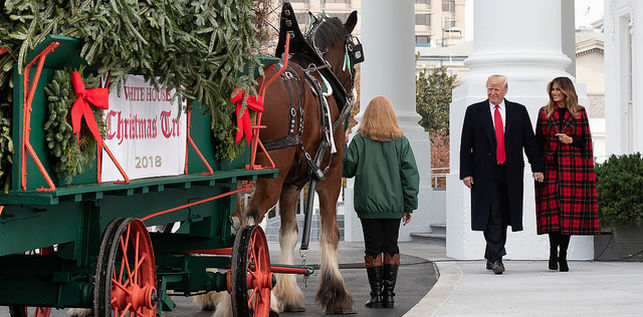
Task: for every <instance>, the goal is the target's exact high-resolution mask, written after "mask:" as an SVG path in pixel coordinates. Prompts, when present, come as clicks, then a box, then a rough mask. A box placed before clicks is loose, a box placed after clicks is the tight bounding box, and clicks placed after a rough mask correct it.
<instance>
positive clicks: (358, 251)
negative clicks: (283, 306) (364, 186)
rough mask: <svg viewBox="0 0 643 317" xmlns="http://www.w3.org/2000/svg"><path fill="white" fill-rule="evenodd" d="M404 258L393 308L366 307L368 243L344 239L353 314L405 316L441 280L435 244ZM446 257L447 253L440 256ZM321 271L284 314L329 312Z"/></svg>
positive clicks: (196, 315)
mask: <svg viewBox="0 0 643 317" xmlns="http://www.w3.org/2000/svg"><path fill="white" fill-rule="evenodd" d="M400 247H401V254H402V256H401V260H400V262H401V263H402V265H401V267H400V270H399V274H398V285H397V287H396V293H397V294H398V296H396V306H395V308H393V309H369V308H365V307H364V303H365V302H366V300H367V299H368V298H369V291H370V288H369V286H368V279H367V277H366V270H365V269H364V268H363V263H364V246H363V243H344V242H342V243H341V244H340V250H339V252H338V254H339V263H340V271H341V273H342V276H343V277H344V280H345V282H346V286H347V288H348V289H349V291H351V293H352V294H353V297H354V300H355V308H356V309H357V310H358V312H357V314H355V315H351V316H373V317H385V316H386V317H389V316H391V317H393V316H402V315H404V314H405V313H406V312H407V311H409V310H410V309H411V308H412V307H413V306H415V305H416V304H417V303H418V302H419V301H420V300H421V299H422V297H423V296H424V295H426V293H427V292H428V291H429V290H430V289H431V287H432V286H433V284H435V282H436V281H437V278H436V272H435V268H434V265H433V263H431V262H429V261H428V260H426V255H427V254H429V253H428V251H427V250H430V249H433V248H435V247H434V246H430V245H424V244H413V243H402V244H401V245H400ZM311 248H314V249H315V250H311V251H310V253H309V254H308V256H307V258H306V259H307V263H308V264H311V265H315V264H317V265H318V264H319V263H320V257H321V256H320V252H319V251H318V249H319V248H318V244H317V243H316V242H314V243H311ZM440 250H442V251H441V252H442V253H444V248H440V247H437V249H436V250H435V251H434V252H431V254H434V255H435V254H438V253H439V252H440ZM270 252H271V258H272V262H274V263H277V262H278V260H279V248H278V245H276V244H271V245H270ZM440 258H441V259H443V257H440ZM300 261H301V259H300V257H299V255H298V253H296V254H295V262H296V263H297V264H301V262H300ZM317 276H318V273H317V272H316V273H314V274H313V275H311V277H309V279H308V287H305V286H304V282H303V278H302V277H301V276H299V277H298V278H297V281H298V284H299V286H300V287H301V288H302V290H303V292H304V296H305V298H306V312H303V313H282V314H281V316H283V317H312V316H327V315H325V314H324V311H323V309H321V308H320V307H319V306H318V305H316V304H315V302H314V298H315V293H316V292H317V286H318V280H317ZM173 299H174V300H175V301H176V304H177V307H176V310H174V311H173V312H166V313H165V314H164V315H165V316H166V317H186V316H187V317H209V316H211V315H212V312H204V311H201V308H200V307H199V306H198V305H197V304H195V303H193V302H192V298H191V297H190V298H187V297H173ZM64 316H68V314H67V313H66V311H65V310H54V311H52V314H51V317H64ZM0 317H9V313H8V309H7V307H0Z"/></svg>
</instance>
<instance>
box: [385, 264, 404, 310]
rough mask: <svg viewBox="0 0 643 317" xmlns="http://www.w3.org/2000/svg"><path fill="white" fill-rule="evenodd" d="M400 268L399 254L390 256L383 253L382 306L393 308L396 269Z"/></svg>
mask: <svg viewBox="0 0 643 317" xmlns="http://www.w3.org/2000/svg"><path fill="white" fill-rule="evenodd" d="M399 268H400V254H399V253H396V254H395V255H393V256H390V255H389V254H388V253H385V254H384V292H383V295H382V302H383V303H384V308H393V307H394V306H395V293H394V292H393V290H395V283H396V282H397V271H398V269H399Z"/></svg>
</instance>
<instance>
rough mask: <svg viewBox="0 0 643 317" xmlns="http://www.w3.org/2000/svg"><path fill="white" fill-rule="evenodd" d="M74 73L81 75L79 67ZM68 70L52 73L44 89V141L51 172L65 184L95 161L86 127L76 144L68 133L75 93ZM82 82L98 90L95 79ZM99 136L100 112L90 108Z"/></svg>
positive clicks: (102, 127)
mask: <svg viewBox="0 0 643 317" xmlns="http://www.w3.org/2000/svg"><path fill="white" fill-rule="evenodd" d="M78 72H80V73H82V72H83V69H82V67H81V69H80V70H78ZM72 73H73V71H72V69H71V68H69V67H67V68H65V69H63V70H56V71H55V72H54V77H53V78H52V80H51V81H50V82H49V84H48V85H47V86H46V87H45V88H44V91H45V94H46V96H47V101H48V107H49V118H48V119H47V121H46V122H45V124H44V126H43V129H44V131H45V141H46V142H47V148H48V149H49V154H50V155H51V156H52V157H53V158H54V160H53V161H54V164H53V165H54V172H55V173H56V176H58V178H59V179H60V180H61V181H62V182H63V183H64V184H65V185H69V184H70V183H71V181H72V180H73V178H74V176H76V175H78V174H81V173H83V171H84V169H85V168H86V167H91V166H92V165H93V163H94V161H96V145H97V144H96V140H95V139H94V136H93V135H92V133H91V132H90V131H89V129H88V128H87V126H86V125H82V128H81V130H80V139H79V141H78V144H76V135H75V134H74V133H73V131H72V126H71V124H70V122H71V115H70V112H71V107H72V105H73V103H74V101H75V100H76V94H75V92H74V89H73V87H72V84H71V74H72ZM83 81H84V83H85V86H86V87H87V88H97V87H99V82H100V81H99V79H98V77H95V76H91V75H87V74H84V75H83ZM91 109H92V112H93V114H94V118H95V119H96V123H97V124H98V129H99V130H100V132H101V135H102V136H104V135H105V120H104V119H103V110H102V109H100V108H97V107H91Z"/></svg>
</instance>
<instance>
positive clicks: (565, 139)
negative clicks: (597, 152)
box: [556, 133, 574, 144]
mask: <svg viewBox="0 0 643 317" xmlns="http://www.w3.org/2000/svg"><path fill="white" fill-rule="evenodd" d="M556 136H557V137H558V141H560V142H561V143H563V144H572V142H574V138H572V137H570V136H569V135H567V134H565V133H556Z"/></svg>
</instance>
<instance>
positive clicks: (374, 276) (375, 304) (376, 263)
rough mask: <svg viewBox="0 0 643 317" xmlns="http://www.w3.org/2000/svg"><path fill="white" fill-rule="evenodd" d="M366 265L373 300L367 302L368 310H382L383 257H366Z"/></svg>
mask: <svg viewBox="0 0 643 317" xmlns="http://www.w3.org/2000/svg"><path fill="white" fill-rule="evenodd" d="M364 262H365V263H366V274H367V275H368V283H369V284H370V285H371V299H370V300H369V301H368V302H366V305H364V306H366V307H368V308H382V307H384V305H383V304H382V255H381V254H380V255H378V256H377V257H376V258H374V259H373V258H372V257H370V256H365V257H364Z"/></svg>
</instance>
